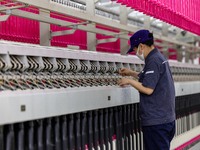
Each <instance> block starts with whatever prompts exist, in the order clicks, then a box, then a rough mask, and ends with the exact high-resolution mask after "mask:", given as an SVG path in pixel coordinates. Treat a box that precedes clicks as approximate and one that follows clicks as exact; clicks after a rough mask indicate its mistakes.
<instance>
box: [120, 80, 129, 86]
mask: <svg viewBox="0 0 200 150" xmlns="http://www.w3.org/2000/svg"><path fill="white" fill-rule="evenodd" d="M118 84H119V85H120V86H125V85H129V84H130V79H127V78H122V79H120V80H119V81H118Z"/></svg>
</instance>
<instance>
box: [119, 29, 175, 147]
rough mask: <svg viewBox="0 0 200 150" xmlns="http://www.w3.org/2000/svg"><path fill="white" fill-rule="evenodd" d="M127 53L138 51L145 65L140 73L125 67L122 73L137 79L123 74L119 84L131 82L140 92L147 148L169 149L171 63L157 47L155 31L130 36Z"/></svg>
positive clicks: (171, 134) (172, 125) (172, 130)
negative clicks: (133, 78) (129, 45)
mask: <svg viewBox="0 0 200 150" xmlns="http://www.w3.org/2000/svg"><path fill="white" fill-rule="evenodd" d="M130 44H131V48H130V49H129V51H128V52H127V53H130V52H132V51H134V50H135V51H136V55H137V56H138V57H139V58H140V59H141V60H143V61H145V66H144V68H143V70H142V71H141V72H140V73H137V72H135V71H133V70H129V69H127V68H122V69H121V70H120V71H119V73H120V74H121V75H122V76H133V77H135V78H138V81H136V80H132V79H128V78H122V79H121V80H119V82H118V83H119V85H120V86H124V85H131V86H133V87H134V88H135V89H137V90H138V91H139V93H140V118H141V125H142V130H143V138H144V147H145V150H169V149H170V142H171V140H172V139H173V137H174V134H175V88H174V81H173V78H172V74H171V71H170V67H169V63H168V61H167V60H166V59H165V57H164V56H163V55H162V54H161V53H160V52H159V50H158V49H157V48H155V47H154V39H153V34H152V33H150V32H149V31H148V30H139V31H137V32H136V33H135V34H133V35H132V36H131V38H130Z"/></svg>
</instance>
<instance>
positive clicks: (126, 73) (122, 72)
mask: <svg viewBox="0 0 200 150" xmlns="http://www.w3.org/2000/svg"><path fill="white" fill-rule="evenodd" d="M132 72H133V71H132V70H130V69H128V68H121V69H119V74H120V75H122V76H131V75H132Z"/></svg>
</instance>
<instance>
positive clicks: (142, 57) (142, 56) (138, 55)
mask: <svg viewBox="0 0 200 150" xmlns="http://www.w3.org/2000/svg"><path fill="white" fill-rule="evenodd" d="M139 51H140V47H139V46H138V50H137V53H136V55H137V57H138V58H140V59H141V60H142V61H144V52H142V54H141V55H140V54H139Z"/></svg>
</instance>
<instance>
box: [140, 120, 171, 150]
mask: <svg viewBox="0 0 200 150" xmlns="http://www.w3.org/2000/svg"><path fill="white" fill-rule="evenodd" d="M142 131H143V139H144V150H169V149H170V142H171V140H172V139H173V137H174V134H175V121H173V122H170V123H166V124H160V125H153V126H143V127H142Z"/></svg>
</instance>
